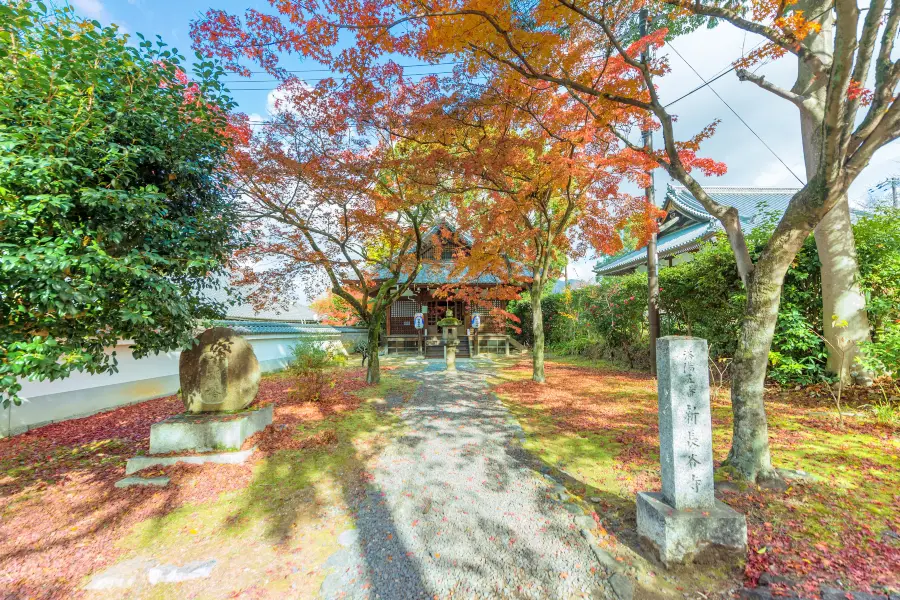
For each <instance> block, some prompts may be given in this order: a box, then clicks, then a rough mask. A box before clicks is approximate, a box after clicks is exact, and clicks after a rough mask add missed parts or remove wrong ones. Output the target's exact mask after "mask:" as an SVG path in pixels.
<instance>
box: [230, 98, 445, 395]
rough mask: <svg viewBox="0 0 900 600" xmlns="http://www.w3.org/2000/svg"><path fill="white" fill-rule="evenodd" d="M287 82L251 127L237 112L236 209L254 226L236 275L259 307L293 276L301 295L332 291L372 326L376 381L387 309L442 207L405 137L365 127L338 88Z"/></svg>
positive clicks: (288, 289)
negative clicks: (266, 115) (266, 117)
mask: <svg viewBox="0 0 900 600" xmlns="http://www.w3.org/2000/svg"><path fill="white" fill-rule="evenodd" d="M282 89H283V91H284V93H285V97H284V98H283V99H282V100H281V101H280V102H279V103H278V106H277V108H276V111H275V114H274V115H272V117H271V120H270V121H269V122H268V123H266V124H264V125H263V126H262V127H261V128H260V129H259V130H258V131H256V132H252V131H251V126H250V124H249V121H248V120H247V119H246V118H245V119H244V125H243V129H244V136H243V138H242V141H241V143H240V144H239V145H238V146H237V147H236V148H235V151H234V153H233V156H232V171H233V173H234V181H235V186H236V187H237V189H238V192H239V194H240V197H241V198H242V205H241V207H240V210H241V213H242V216H243V218H244V219H245V222H246V223H247V226H248V227H249V228H250V229H252V230H253V231H254V232H255V233H256V234H258V235H257V236H256V238H257V242H256V243H255V244H253V245H252V246H248V247H246V248H244V249H242V250H241V251H240V252H238V253H237V254H236V257H235V260H236V263H237V266H238V270H239V272H240V278H239V281H238V283H239V284H240V285H251V286H253V291H252V292H251V293H250V299H251V300H252V301H253V302H255V303H256V304H265V303H268V302H284V301H286V300H288V299H291V297H292V295H294V294H295V290H296V284H297V282H298V281H299V282H300V283H301V284H302V285H303V287H304V288H305V289H306V290H307V291H308V292H310V291H316V290H322V289H323V287H327V288H328V289H329V290H330V293H331V294H333V295H334V296H335V297H336V298H339V299H340V301H341V302H342V303H344V305H346V306H347V307H349V309H351V310H352V312H353V313H354V315H355V317H356V318H357V319H358V320H359V322H360V323H362V324H365V325H366V327H368V330H369V334H368V336H369V338H368V339H369V342H368V343H369V356H370V357H371V360H370V362H369V367H368V375H367V379H368V381H369V382H370V383H376V382H378V381H379V379H380V371H379V361H378V347H379V341H380V336H381V331H382V328H383V327H384V324H385V317H386V311H387V308H388V307H389V306H390V305H391V304H392V303H393V302H394V301H395V300H396V299H397V298H399V297H400V296H401V295H402V294H403V292H405V291H406V290H407V289H408V287H409V285H410V283H411V282H412V281H413V280H414V279H415V276H416V274H417V273H418V272H419V270H420V269H421V267H422V265H423V264H424V263H425V261H426V260H427V258H426V257H425V255H424V252H423V250H424V247H425V244H426V241H427V240H426V239H425V233H426V232H427V230H428V229H429V227H430V226H431V223H432V219H433V216H434V215H435V214H436V206H437V203H436V200H435V198H434V197H433V194H432V193H431V188H429V187H427V186H424V185H420V184H418V183H417V182H416V181H415V180H413V179H412V178H411V177H410V175H409V173H410V170H411V169H417V170H418V171H419V172H422V171H423V170H424V168H423V167H420V166H418V163H417V161H415V160H413V157H414V155H415V153H416V150H415V148H413V147H411V144H409V143H408V142H406V141H404V140H401V139H398V138H396V137H395V136H392V135H390V134H385V133H384V131H383V130H382V129H378V128H375V127H372V126H371V123H372V122H373V121H372V120H370V119H368V118H367V117H366V115H365V114H363V113H360V112H356V111H355V110H354V108H353V106H355V105H354V104H353V103H351V102H348V101H347V99H346V98H345V97H342V95H341V94H338V93H334V91H333V90H328V89H324V88H319V89H310V88H309V87H308V86H305V85H303V84H301V83H299V82H295V83H294V84H293V85H288V86H285V87H283V88H282ZM402 106H404V105H403V104H402V103H401V104H398V105H396V106H394V109H397V110H401V109H402ZM389 114H391V112H390V110H385V111H384V112H383V113H382V115H383V116H385V115H389Z"/></svg>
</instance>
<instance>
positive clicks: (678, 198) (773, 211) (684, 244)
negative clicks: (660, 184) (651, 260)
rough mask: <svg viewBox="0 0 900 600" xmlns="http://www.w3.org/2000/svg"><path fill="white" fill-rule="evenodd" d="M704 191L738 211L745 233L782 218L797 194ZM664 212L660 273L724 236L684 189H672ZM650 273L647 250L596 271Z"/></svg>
mask: <svg viewBox="0 0 900 600" xmlns="http://www.w3.org/2000/svg"><path fill="white" fill-rule="evenodd" d="M704 189H706V193H708V194H709V196H710V198H712V199H713V200H715V201H716V202H718V203H719V204H722V205H724V206H733V207H735V208H736V209H737V211H738V216H739V217H740V219H741V226H742V227H743V229H744V233H749V232H750V231H751V230H753V229H754V228H756V227H758V226H759V225H761V224H762V223H764V222H765V221H766V219H767V218H768V217H769V216H770V215H772V216H774V217H776V218H781V215H783V214H784V211H785V210H786V209H787V205H788V203H789V202H790V201H791V198H792V197H793V196H794V194H795V193H797V190H796V189H793V188H754V187H712V186H710V187H706V188H704ZM663 210H665V211H666V217H665V219H664V220H663V222H662V223H660V226H659V236H658V237H657V242H656V247H657V253H658V256H659V268H660V269H664V268H665V267H671V266H673V265H677V264H680V263H683V262H686V261H689V260H691V258H692V255H693V253H694V252H696V251H697V250H699V249H700V245H701V244H702V243H703V242H705V241H708V240H710V239H712V238H713V237H715V236H716V234H718V233H722V232H723V230H722V226H721V224H720V223H719V221H718V220H717V219H716V218H715V217H714V216H712V215H711V214H709V213H708V212H706V209H705V208H703V205H702V204H700V202H698V201H697V199H696V198H694V196H693V194H691V193H690V192H689V191H688V190H687V189H685V188H684V187H681V186H674V185H670V186H669V187H668V189H667V190H666V197H665V201H664V203H663ZM646 270H647V249H646V248H639V249H637V250H634V251H632V252H625V253H623V254H621V255H619V256H614V257H612V258H611V259H609V260H607V261H606V262H603V263H600V264H598V265H597V266H595V267H594V273H596V274H597V275H626V274H628V273H633V272H635V271H641V272H646Z"/></svg>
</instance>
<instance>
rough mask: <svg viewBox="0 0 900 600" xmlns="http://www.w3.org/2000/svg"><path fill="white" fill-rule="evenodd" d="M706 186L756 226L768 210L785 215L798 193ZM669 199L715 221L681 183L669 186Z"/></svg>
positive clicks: (694, 214) (783, 190) (718, 200)
mask: <svg viewBox="0 0 900 600" xmlns="http://www.w3.org/2000/svg"><path fill="white" fill-rule="evenodd" d="M704 189H705V190H706V193H707V194H709V196H710V198H712V199H713V200H715V201H716V202H718V203H719V204H724V205H725V206H733V207H735V208H736V209H737V210H738V215H739V216H740V218H741V221H743V222H745V223H750V224H754V225H755V224H757V223H758V222H759V221H760V219H761V218H763V217H765V215H766V214H768V213H772V214H775V215H777V216H779V217H780V216H781V215H783V214H784V211H785V210H787V206H788V203H789V202H790V201H791V198H793V197H794V194H796V193H797V190H796V189H795V188H743V187H706V188H704ZM666 200H667V201H668V202H672V203H673V204H674V205H675V206H676V207H677V208H679V209H682V210H683V211H684V212H685V213H686V214H688V215H689V216H692V217H694V218H697V219H700V220H703V221H711V220H713V216H712V215H710V214H709V213H708V212H706V209H705V208H703V205H702V204H700V202H698V201H697V199H696V198H694V195H693V194H691V193H690V192H689V191H688V190H687V189H685V188H684V187H682V186H674V185H672V186H669V189H668V191H667V193H666Z"/></svg>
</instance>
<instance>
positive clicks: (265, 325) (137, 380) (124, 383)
mask: <svg viewBox="0 0 900 600" xmlns="http://www.w3.org/2000/svg"><path fill="white" fill-rule="evenodd" d="M216 324H217V325H221V326H223V327H231V328H233V329H234V330H235V331H236V332H237V333H239V334H240V335H242V336H243V337H245V338H246V339H247V340H248V341H249V342H250V343H251V344H252V345H253V352H254V353H255V354H256V357H257V359H258V360H259V364H260V368H261V370H262V371H263V372H269V371H277V370H279V369H283V368H284V367H285V366H287V364H288V363H289V362H290V359H291V348H292V347H293V346H294V345H295V344H296V343H297V342H299V341H301V340H314V341H316V342H317V343H321V344H323V345H337V344H339V343H343V345H344V346H346V347H347V348H348V349H349V350H352V348H353V340H354V338H355V336H358V335H359V331H360V330H354V328H346V327H341V328H336V327H331V326H328V325H307V324H302V323H286V322H278V321H220V322H218V323H216ZM345 330H346V331H345ZM361 331H362V332H363V333H362V335H363V336H364V335H365V330H361ZM131 347H132V342H130V341H123V342H120V343H119V344H118V345H117V346H116V347H115V348H114V350H115V352H116V358H117V359H118V362H119V365H118V368H119V371H118V372H117V373H112V374H109V373H104V374H100V375H90V374H88V373H73V374H72V376H70V377H68V378H66V379H60V380H57V381H27V380H26V381H22V392H21V393H20V396H22V397H23V398H25V399H26V400H25V402H23V403H22V404H21V405H20V406H10V407H9V408H5V409H4V408H0V437H6V436H9V435H15V434H18V433H22V432H24V431H27V430H29V429H33V428H34V427H38V426H40V425H45V424H47V423H53V422H56V421H65V420H66V419H73V418H76V417H84V416H87V415H92V414H94V413H98V412H102V411H105V410H110V409H112V408H116V407H119V406H124V405H126V404H133V403H136V402H142V401H144V400H150V399H152V398H159V397H162V396H168V395H170V394H174V393H175V392H177V391H178V387H179V382H178V359H179V357H180V356H181V351H180V350H176V351H172V352H166V353H160V354H157V355H152V354H151V355H150V356H146V357H144V358H142V359H140V360H138V359H135V358H134V357H133V356H132V353H131ZM112 350H113V348H110V349H109V351H110V352H112Z"/></svg>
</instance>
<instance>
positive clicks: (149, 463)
mask: <svg viewBox="0 0 900 600" xmlns="http://www.w3.org/2000/svg"><path fill="white" fill-rule="evenodd" d="M255 451H256V448H255V447H253V448H250V449H248V450H240V451H238V452H217V453H212V454H188V455H184V456H135V457H134V458H129V459H128V462H127V463H125V474H126V475H131V474H132V473H137V472H138V471H142V470H144V469H148V468H150V467H167V466H169V465H174V464H177V463H185V464H189V465H202V464H205V463H217V464H227V465H238V464H241V463H243V462H245V461H246V460H247V459H248V458H250V455H251V454H253V452H255Z"/></svg>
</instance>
